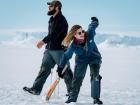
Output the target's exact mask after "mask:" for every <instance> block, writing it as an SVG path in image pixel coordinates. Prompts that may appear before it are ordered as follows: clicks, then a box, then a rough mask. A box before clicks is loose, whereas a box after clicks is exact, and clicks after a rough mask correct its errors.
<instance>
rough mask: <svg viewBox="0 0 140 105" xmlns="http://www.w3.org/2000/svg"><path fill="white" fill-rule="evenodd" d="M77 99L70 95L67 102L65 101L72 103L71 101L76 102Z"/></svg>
mask: <svg viewBox="0 0 140 105" xmlns="http://www.w3.org/2000/svg"><path fill="white" fill-rule="evenodd" d="M76 101H77V99H76V98H72V97H69V98H68V100H67V101H66V102H65V103H67V104H68V103H71V102H76Z"/></svg>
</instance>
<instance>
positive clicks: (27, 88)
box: [23, 86, 40, 95]
mask: <svg viewBox="0 0 140 105" xmlns="http://www.w3.org/2000/svg"><path fill="white" fill-rule="evenodd" d="M23 90H24V91H25V92H28V93H31V94H33V95H40V92H39V91H36V90H35V89H32V88H29V87H26V86H25V87H23Z"/></svg>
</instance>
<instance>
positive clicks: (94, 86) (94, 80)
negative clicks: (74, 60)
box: [69, 63, 101, 100]
mask: <svg viewBox="0 0 140 105" xmlns="http://www.w3.org/2000/svg"><path fill="white" fill-rule="evenodd" d="M87 66H88V64H86V63H82V64H77V65H76V66H75V70H74V77H73V80H72V89H71V92H70V96H69V98H71V99H74V100H77V97H78V94H79V91H80V87H81V86H82V82H83V79H84V77H85V74H86V70H87ZM89 67H90V77H91V97H92V98H94V99H95V98H100V90H101V86H100V85H101V83H100V82H101V76H100V75H99V69H100V64H89Z"/></svg>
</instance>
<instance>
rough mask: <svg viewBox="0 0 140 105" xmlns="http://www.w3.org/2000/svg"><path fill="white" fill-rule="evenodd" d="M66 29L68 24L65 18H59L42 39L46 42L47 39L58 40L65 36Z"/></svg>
mask: <svg viewBox="0 0 140 105" xmlns="http://www.w3.org/2000/svg"><path fill="white" fill-rule="evenodd" d="M67 30H68V24H67V22H66V20H64V19H60V20H59V21H58V22H57V23H56V24H55V26H54V28H53V29H52V31H51V33H49V34H48V35H47V36H46V37H45V38H44V39H43V40H42V41H43V42H45V43H48V42H49V41H54V42H55V41H58V40H57V39H59V40H60V39H62V40H63V38H64V37H65V34H66V33H67Z"/></svg>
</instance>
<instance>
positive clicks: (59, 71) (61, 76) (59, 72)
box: [56, 66, 64, 78]
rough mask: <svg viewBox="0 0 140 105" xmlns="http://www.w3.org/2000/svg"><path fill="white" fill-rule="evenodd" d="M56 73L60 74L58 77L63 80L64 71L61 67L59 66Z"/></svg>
mask: <svg viewBox="0 0 140 105" xmlns="http://www.w3.org/2000/svg"><path fill="white" fill-rule="evenodd" d="M56 71H57V72H58V76H59V77H60V78H63V77H64V73H63V74H62V71H63V68H62V67H59V66H58V67H57V70H56Z"/></svg>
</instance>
